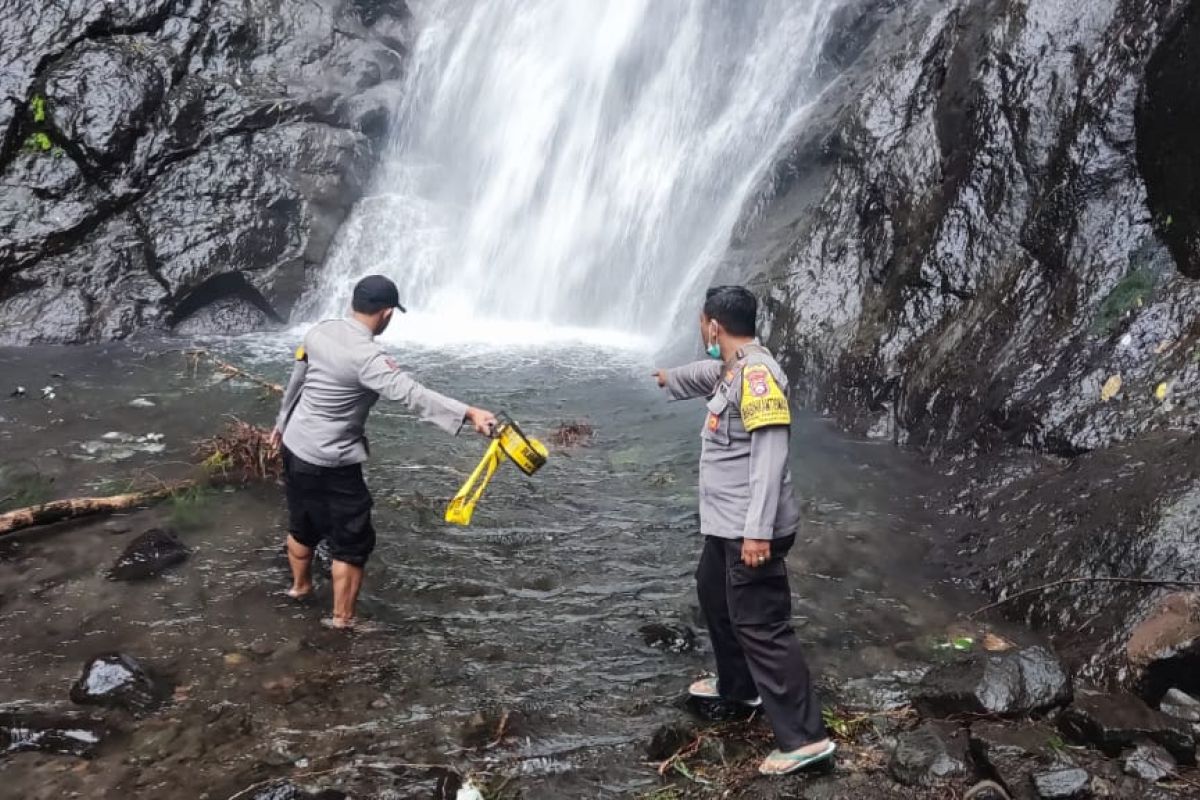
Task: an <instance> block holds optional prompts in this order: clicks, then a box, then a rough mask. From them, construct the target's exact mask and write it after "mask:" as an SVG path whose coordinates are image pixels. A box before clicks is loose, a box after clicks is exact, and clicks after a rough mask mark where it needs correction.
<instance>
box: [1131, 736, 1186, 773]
mask: <svg viewBox="0 0 1200 800" xmlns="http://www.w3.org/2000/svg"><path fill="white" fill-rule="evenodd" d="M1123 764H1124V767H1125V772H1126V773H1128V774H1129V775H1132V776H1133V777H1135V778H1141V779H1142V780H1144V781H1147V782H1149V783H1158V782H1159V781H1162V780H1166V779H1167V778H1169V777H1171V776H1172V775H1174V774H1175V769H1176V766H1177V765H1176V763H1175V759H1173V758H1171V754H1170V753H1168V752H1167V751H1166V750H1165V749H1164V748H1162V747H1160V746H1158V745H1156V744H1148V743H1145V742H1143V743H1141V744H1139V745H1138V746H1137V747H1135V748H1133V752H1131V753H1129V754H1127V755H1126V756H1125V758H1124V761H1123Z"/></svg>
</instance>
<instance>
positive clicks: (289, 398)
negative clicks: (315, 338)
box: [271, 346, 308, 447]
mask: <svg viewBox="0 0 1200 800" xmlns="http://www.w3.org/2000/svg"><path fill="white" fill-rule="evenodd" d="M307 374H308V354H307V353H305V351H304V347H303V346H301V347H299V348H297V349H296V360H295V362H294V363H293V365H292V377H291V378H289V379H288V383H287V388H285V389H284V390H283V400H282V402H280V404H279V416H278V417H276V418H275V430H274V431H272V433H271V441H272V443H273V444H274V445H275V446H276V447H278V446H279V443H280V441H282V439H283V429H284V428H285V427H287V423H288V417H290V416H291V415H292V409H293V408H295V407H296V401H297V400H299V399H300V391H301V390H302V389H303V388H304V376H305V375H307Z"/></svg>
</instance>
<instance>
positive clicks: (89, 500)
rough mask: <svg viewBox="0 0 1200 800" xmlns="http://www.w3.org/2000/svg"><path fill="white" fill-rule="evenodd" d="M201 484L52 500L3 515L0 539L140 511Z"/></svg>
mask: <svg viewBox="0 0 1200 800" xmlns="http://www.w3.org/2000/svg"><path fill="white" fill-rule="evenodd" d="M198 485H199V482H198V481H194V480H188V481H178V482H176V483H168V484H163V485H162V486H157V487H155V488H153V489H146V490H144V491H141V492H128V493H126V494H115V495H110V496H108V497H72V498H70V499H68V500H52V501H50V502H49V503H42V504H40V505H36V506H29V507H27V508H18V509H14V510H13V511H9V512H8V513H5V514H0V536H4V535H6V534H10V533H16V532H17V531H21V530H25V529H26V528H33V527H36V526H38V525H50V524H51V523H54V522H65V521H66V520H70V519H78V518H79V517H87V516H91V515H93V514H111V513H113V512H116V511H128V510H130V509H134V508H140V507H142V506H146V505H150V504H151V503H157V502H158V501H160V500H165V499H166V498H168V497H170V496H171V495H173V494H176V493H178V492H182V491H186V490H188V489H193V488H196V487H197V486H198Z"/></svg>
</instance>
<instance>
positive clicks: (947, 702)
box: [912, 647, 1071, 716]
mask: <svg viewBox="0 0 1200 800" xmlns="http://www.w3.org/2000/svg"><path fill="white" fill-rule="evenodd" d="M1070 699H1071V682H1070V680H1069V679H1068V678H1067V674H1066V672H1065V671H1064V670H1063V668H1062V665H1061V664H1059V662H1058V659H1056V658H1055V657H1054V656H1053V655H1052V654H1051V653H1050V652H1049V651H1048V650H1046V649H1045V648H1043V647H1030V648H1026V649H1024V650H1018V651H1011V652H1008V653H977V654H973V655H970V656H967V657H965V658H961V659H958V660H955V661H953V662H951V663H948V664H943V665H940V666H938V667H935V668H934V669H932V670H930V671H929V673H928V674H926V675H925V677H924V678H922V680H921V683H920V685H919V686H918V687H917V689H916V691H915V692H914V693H913V697H912V700H913V705H915V706H916V707H917V709H918V710H920V711H921V712H922V713H924V714H926V715H929V716H950V715H952V714H994V715H999V716H1021V715H1025V714H1030V713H1032V712H1035V711H1041V710H1045V709H1048V708H1053V707H1055V706H1058V705H1062V704H1063V703H1066V702H1068V701H1069V700H1070Z"/></svg>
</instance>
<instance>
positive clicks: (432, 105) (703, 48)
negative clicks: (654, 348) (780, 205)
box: [310, 0, 837, 337]
mask: <svg viewBox="0 0 1200 800" xmlns="http://www.w3.org/2000/svg"><path fill="white" fill-rule="evenodd" d="M836 5H837V0H804V2H797V0H604V1H603V2H602V1H600V0H595V1H593V0H586V2H581V1H580V0H442V1H441V2H430V3H425V4H422V3H415V4H414V9H413V10H414V14H415V16H416V20H417V25H418V31H419V35H418V39H417V41H416V44H415V47H414V52H413V53H412V56H411V61H410V67H409V68H410V71H409V74H408V78H407V81H408V86H407V87H406V91H405V100H404V103H403V106H402V108H400V109H399V110H398V113H397V115H396V119H395V124H394V129H393V132H392V137H391V140H390V142H389V149H388V154H387V155H386V157H385V159H384V164H383V165H382V166H381V167H380V169H379V171H378V173H377V175H376V178H375V181H374V185H373V189H372V191H371V193H370V194H369V195H368V196H367V197H365V198H364V199H363V200H362V201H360V203H359V204H358V205H357V207H356V208H355V210H354V211H353V212H352V215H351V217H350V219H349V220H348V221H347V223H346V224H345V225H344V226H343V229H342V231H341V233H340V234H339V237H338V240H337V242H336V243H335V247H334V249H333V251H332V254H331V257H330V259H329V261H328V263H327V266H326V269H325V271H324V273H323V275H322V279H321V281H320V285H319V286H318V287H317V288H316V290H315V292H314V295H313V297H312V298H310V304H311V305H313V306H315V307H316V308H318V309H320V310H321V311H322V312H323V313H324V314H325V315H327V316H328V315H337V314H340V313H342V312H343V311H344V309H345V308H346V306H347V305H348V303H349V292H350V287H351V286H352V284H353V281H354V279H356V278H357V277H359V276H361V275H364V274H368V273H376V272H377V273H382V274H385V275H388V276H390V277H392V278H393V279H394V280H395V281H396V283H397V284H398V286H399V287H400V292H401V298H402V300H403V301H404V302H405V303H406V304H407V305H408V307H409V309H410V311H416V312H418V313H420V314H422V315H423V317H424V318H425V319H426V321H427V322H429V321H434V322H436V323H438V329H439V330H441V331H443V332H447V333H457V334H460V335H461V334H463V333H464V332H475V333H477V334H479V335H483V336H490V335H493V333H494V332H495V331H496V330H498V329H500V328H502V327H504V326H505V325H508V326H511V325H514V324H515V325H519V326H520V330H521V331H523V333H522V334H521V335H541V333H539V332H550V331H553V330H554V328H555V327H556V326H570V327H571V328H575V329H580V328H587V329H610V330H619V331H625V332H628V333H633V334H638V335H642V336H646V337H655V336H659V335H662V334H663V333H664V332H665V331H664V327H665V326H666V325H669V324H670V323H671V322H672V321H673V320H674V319H675V318H676V316H675V315H676V313H677V312H679V311H680V310H681V309H682V308H694V307H696V306H697V304H698V297H697V294H698V292H699V291H700V290H701V289H702V288H703V284H704V282H705V281H707V280H708V279H709V278H710V276H711V274H712V272H713V270H714V268H715V266H716V265H717V263H718V262H719V260H720V258H721V256H722V254H723V253H724V251H725V249H726V246H727V244H728V241H729V236H730V231H731V230H732V228H733V226H734V224H735V223H736V220H737V218H738V215H739V213H740V212H741V209H742V205H743V202H744V201H745V199H746V196H747V195H748V193H749V192H750V191H751V190H752V189H753V187H754V186H755V184H756V182H757V181H758V180H759V179H760V178H761V177H762V175H763V172H764V170H766V169H767V168H768V167H769V165H770V163H771V160H772V158H773V157H774V156H775V155H776V153H777V152H778V150H779V148H780V147H781V146H783V145H784V144H785V143H786V142H787V140H788V139H789V138H790V137H791V136H792V135H793V134H794V132H795V129H796V127H797V126H798V125H800V124H802V121H803V117H804V112H805V109H806V108H807V107H808V105H809V104H810V103H811V100H812V97H813V95H814V93H815V92H816V86H815V83H816V81H815V78H814V73H815V71H816V66H817V63H818V60H819V53H820V46H821V43H822V38H823V36H824V31H825V27H826V25H827V22H828V19H829V16H830V13H831V11H832V10H833V8H835V7H836ZM489 332H492V333H489Z"/></svg>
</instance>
